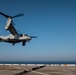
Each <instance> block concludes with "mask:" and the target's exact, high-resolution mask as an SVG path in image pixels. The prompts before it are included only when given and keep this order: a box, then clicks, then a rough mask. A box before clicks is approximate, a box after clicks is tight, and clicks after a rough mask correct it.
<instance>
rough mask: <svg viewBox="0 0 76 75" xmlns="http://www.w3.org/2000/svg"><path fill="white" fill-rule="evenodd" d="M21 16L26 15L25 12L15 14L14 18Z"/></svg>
mask: <svg viewBox="0 0 76 75" xmlns="http://www.w3.org/2000/svg"><path fill="white" fill-rule="evenodd" d="M21 16H24V14H23V13H20V14H17V15H15V16H13V17H12V18H15V17H21Z"/></svg>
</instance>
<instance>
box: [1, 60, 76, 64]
mask: <svg viewBox="0 0 76 75" xmlns="http://www.w3.org/2000/svg"><path fill="white" fill-rule="evenodd" d="M0 64H76V61H0Z"/></svg>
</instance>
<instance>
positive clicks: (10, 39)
mask: <svg viewBox="0 0 76 75" xmlns="http://www.w3.org/2000/svg"><path fill="white" fill-rule="evenodd" d="M0 14H1V15H2V16H4V17H6V18H7V22H6V26H5V30H9V32H10V33H11V34H9V35H7V36H0V42H7V43H11V44H12V45H15V44H16V43H20V42H22V46H25V44H26V42H27V41H28V42H29V41H30V40H31V39H32V38H37V37H36V36H29V35H28V34H20V33H18V32H17V30H16V29H15V27H14V22H13V18H16V17H20V16H24V14H23V13H20V14H17V15H15V16H9V15H6V14H4V13H2V12H0Z"/></svg>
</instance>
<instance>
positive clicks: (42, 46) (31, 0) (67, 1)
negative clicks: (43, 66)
mask: <svg viewBox="0 0 76 75" xmlns="http://www.w3.org/2000/svg"><path fill="white" fill-rule="evenodd" d="M0 11H1V12H3V13H5V14H8V15H10V16H14V15H16V14H19V13H23V14H24V15H25V16H23V17H18V18H14V19H13V21H14V23H15V24H16V25H14V26H15V28H16V30H17V31H19V32H20V33H22V34H28V35H31V36H32V35H33V36H37V38H35V39H32V40H31V41H30V42H27V43H26V46H22V43H17V44H15V46H13V45H12V44H10V43H5V42H0V61H76V0H0ZM6 21H7V19H6V18H5V17H3V16H2V15H0V35H4V36H6V35H9V34H10V32H9V31H6V30H5V29H4V28H5V25H6Z"/></svg>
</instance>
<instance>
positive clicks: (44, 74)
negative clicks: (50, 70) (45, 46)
mask: <svg viewBox="0 0 76 75" xmlns="http://www.w3.org/2000/svg"><path fill="white" fill-rule="evenodd" d="M31 72H34V73H38V74H43V75H50V74H46V73H42V72H37V71H31Z"/></svg>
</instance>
